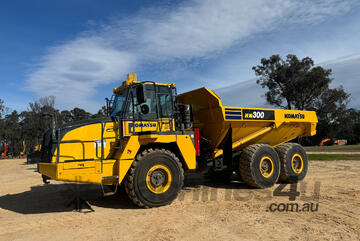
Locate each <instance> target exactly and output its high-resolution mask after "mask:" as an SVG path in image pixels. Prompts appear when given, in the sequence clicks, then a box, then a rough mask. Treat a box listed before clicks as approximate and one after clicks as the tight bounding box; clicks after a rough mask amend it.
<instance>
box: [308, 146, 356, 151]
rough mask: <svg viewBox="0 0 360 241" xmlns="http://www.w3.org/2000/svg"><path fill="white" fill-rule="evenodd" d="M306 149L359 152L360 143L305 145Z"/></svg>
mask: <svg viewBox="0 0 360 241" xmlns="http://www.w3.org/2000/svg"><path fill="white" fill-rule="evenodd" d="M305 150H306V151H314V152H360V145H346V146H307V147H305Z"/></svg>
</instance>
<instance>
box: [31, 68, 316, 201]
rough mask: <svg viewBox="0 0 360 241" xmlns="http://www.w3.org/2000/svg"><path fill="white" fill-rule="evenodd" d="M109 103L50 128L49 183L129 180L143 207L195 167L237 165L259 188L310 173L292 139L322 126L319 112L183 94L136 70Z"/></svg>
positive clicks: (221, 175)
mask: <svg viewBox="0 0 360 241" xmlns="http://www.w3.org/2000/svg"><path fill="white" fill-rule="evenodd" d="M108 107H109V113H110V114H109V116H108V117H107V118H101V119H90V120H85V121H80V122H74V123H70V124H65V125H61V126H54V127H53V128H51V129H49V130H48V131H47V132H46V133H45V135H44V140H43V144H42V149H41V161H40V163H39V164H38V171H39V172H40V173H41V174H42V175H43V179H44V181H45V182H46V181H47V180H48V179H54V180H62V181H70V182H82V183H95V184H100V185H102V186H103V185H113V186H115V187H117V186H118V185H119V184H121V183H123V184H124V186H125V190H126V193H127V194H128V196H129V197H130V199H131V200H132V201H133V202H134V203H135V204H137V205H138V206H141V207H156V206H162V205H166V204H169V203H171V202H172V201H173V200H174V199H175V198H176V197H177V195H178V193H179V192H180V190H181V188H182V185H183V180H184V172H185V173H186V172H190V171H192V172H194V171H196V172H202V173H205V172H206V173H209V174H210V175H212V176H213V177H214V178H218V179H221V180H224V179H228V178H229V177H230V176H231V175H232V173H233V172H234V171H236V172H237V173H238V174H240V176H241V178H242V179H243V180H244V181H245V182H246V183H247V184H249V185H251V186H253V187H257V188H266V187H271V186H273V185H274V184H275V183H276V182H277V181H278V180H279V179H280V180H282V181H287V182H294V181H297V180H302V179H303V178H304V177H305V175H306V173H307V168H308V160H307V156H306V153H305V151H304V149H303V148H302V147H301V146H300V145H298V144H294V143H286V142H287V141H289V140H292V139H294V138H296V137H298V136H312V135H315V133H316V125H317V117H316V113H315V112H312V111H297V110H277V109H259V108H240V107H225V106H222V104H221V100H220V98H219V97H218V96H217V95H216V94H215V93H214V92H213V91H211V90H209V89H206V88H200V89H197V90H193V91H190V92H187V93H183V94H181V95H178V96H177V95H176V89H175V85H174V84H161V83H155V82H150V81H145V82H139V81H137V79H136V75H135V74H128V79H127V80H126V81H124V82H123V83H122V85H121V86H120V87H118V88H115V89H114V96H113V98H112V99H111V100H110V101H108ZM115 189H116V188H115Z"/></svg>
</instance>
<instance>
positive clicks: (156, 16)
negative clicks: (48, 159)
mask: <svg viewBox="0 0 360 241" xmlns="http://www.w3.org/2000/svg"><path fill="white" fill-rule="evenodd" d="M359 11H360V2H359V1H357V0H302V1H300V0H272V1H268V0H251V1H250V0H247V1H245V0H223V1H218V0H184V1H170V0H160V1H150V0H132V1H125V0H123V1H120V0H105V1H104V0H76V1H74V0H72V1H68V0H63V1H48V0H33V1H30V0H17V1H16V0H3V1H1V3H0V30H1V34H0V73H1V75H0V84H1V88H0V89H1V92H0V99H2V100H4V102H5V105H6V106H8V107H10V109H11V110H18V111H22V110H26V108H27V106H28V103H29V102H33V101H35V100H37V99H38V98H39V97H43V96H49V95H53V96H55V97H56V107H57V108H59V109H60V110H63V109H72V108H74V107H75V106H77V107H81V108H84V109H86V110H88V111H90V112H93V113H94V112H96V111H97V110H98V109H99V108H100V107H101V106H102V105H103V104H104V98H105V97H109V96H111V95H112V90H113V88H114V87H117V86H119V85H121V82H122V81H123V80H124V79H125V78H126V74H127V73H137V75H138V79H139V80H142V81H144V80H150V81H157V82H166V83H168V82H169V83H176V85H177V87H178V92H179V93H181V92H185V91H189V90H191V89H194V88H199V87H203V86H205V87H208V88H210V89H221V88H224V87H227V86H232V85H234V84H237V83H241V82H244V81H248V80H250V79H254V78H255V75H254V72H253V70H252V69H251V68H252V66H255V65H257V64H259V62H260V59H261V58H263V57H269V56H271V55H272V54H280V55H282V56H283V57H285V56H286V55H287V54H296V55H297V56H298V57H299V58H303V57H306V56H309V57H311V58H313V60H314V61H315V63H316V64H320V65H321V64H324V65H326V64H329V63H331V67H332V68H334V70H336V68H337V66H338V65H339V66H343V64H344V61H343V60H344V58H346V59H347V61H346V63H349V66H353V67H351V68H342V69H346V72H347V74H349V71H350V72H351V73H350V75H349V76H355V75H358V74H357V71H359V68H360V66H359V63H360V61H359V59H360V41H359V40H360V14H358V13H359ZM351 74H352V75H351ZM340 78H341V77H340ZM336 83H339V84H342V82H341V79H340V80H337V82H336Z"/></svg>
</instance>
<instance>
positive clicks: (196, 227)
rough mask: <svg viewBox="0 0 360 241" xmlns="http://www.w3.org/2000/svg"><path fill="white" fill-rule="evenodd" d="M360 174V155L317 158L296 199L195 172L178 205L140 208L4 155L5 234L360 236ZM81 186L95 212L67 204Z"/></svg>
mask: <svg viewBox="0 0 360 241" xmlns="http://www.w3.org/2000/svg"><path fill="white" fill-rule="evenodd" d="M359 173H360V161H322V162H321V161H312V162H311V163H310V167H309V172H308V175H307V177H306V179H305V180H304V181H303V182H301V183H299V184H298V185H297V189H296V190H295V189H294V190H293V191H292V192H291V193H292V194H293V195H296V192H299V193H298V194H299V196H294V197H295V201H290V200H289V198H290V197H289V187H290V185H286V186H285V188H284V189H283V191H282V192H275V196H274V191H275V190H279V187H282V186H279V184H277V185H276V186H275V187H274V188H272V189H266V190H257V189H252V188H250V187H248V186H247V185H245V184H244V183H241V182H239V181H238V180H237V177H236V176H235V175H234V177H233V181H232V182H231V183H230V184H220V183H214V182H211V181H210V180H207V179H205V178H203V177H201V176H197V175H191V176H188V177H187V179H186V183H185V187H184V189H183V191H182V192H181V194H180V196H179V197H178V199H177V200H176V201H175V202H174V203H173V204H171V205H170V206H165V207H160V208H153V209H140V208H137V207H136V206H134V205H133V204H131V202H130V201H129V200H128V199H127V197H126V196H125V195H124V194H121V193H120V194H119V195H114V196H107V197H102V191H101V188H100V187H99V186H95V185H83V184H81V185H76V184H66V183H61V182H55V181H51V184H50V185H44V184H42V180H41V178H40V175H39V174H38V173H37V172H36V165H25V164H24V160H21V159H12V160H0V183H1V184H0V240H70V239H72V240H87V241H88V240H360V178H359ZM305 186H306V187H305ZM293 188H295V187H294V186H293ZM76 191H77V192H78V193H81V196H82V197H84V198H85V199H87V200H89V203H90V205H91V207H92V208H93V209H94V212H91V211H89V210H87V209H83V210H82V212H81V213H79V212H76V211H74V207H73V206H70V207H66V205H65V204H66V202H67V201H68V200H70V199H71V197H72V196H73V195H74V193H75V192H76ZM281 195H283V196H281ZM284 195H286V196H284ZM290 196H291V195H290ZM289 204H291V205H289ZM294 205H298V206H297V207H298V212H296V209H294V208H290V207H294ZM309 205H310V206H309ZM311 205H313V206H311ZM317 205H318V206H317ZM295 207H296V206H295ZM309 207H311V208H312V209H311V208H310V209H309ZM316 207H318V208H317V209H316Z"/></svg>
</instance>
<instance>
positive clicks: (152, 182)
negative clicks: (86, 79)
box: [125, 149, 184, 208]
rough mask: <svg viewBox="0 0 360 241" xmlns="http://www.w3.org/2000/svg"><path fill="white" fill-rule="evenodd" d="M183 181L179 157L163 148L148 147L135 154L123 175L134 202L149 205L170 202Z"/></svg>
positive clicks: (126, 188) (147, 206) (157, 205)
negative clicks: (125, 174)
mask: <svg viewBox="0 0 360 241" xmlns="http://www.w3.org/2000/svg"><path fill="white" fill-rule="evenodd" d="M183 182H184V170H183V168H182V165H181V163H180V161H179V159H178V158H177V157H176V156H175V155H174V154H173V153H172V152H170V151H168V150H165V149H148V150H145V151H143V152H142V153H141V154H139V155H137V157H136V160H135V161H134V162H133V164H132V165H131V168H130V170H129V171H128V174H127V176H126V179H125V190H126V193H127V194H128V196H129V198H130V199H131V200H132V201H133V202H134V203H135V204H136V205H138V206H140V207H144V208H149V207H159V206H164V205H167V204H170V203H171V202H172V201H173V200H174V199H175V198H176V197H177V196H178V194H179V192H180V190H181V188H182V186H183Z"/></svg>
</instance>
